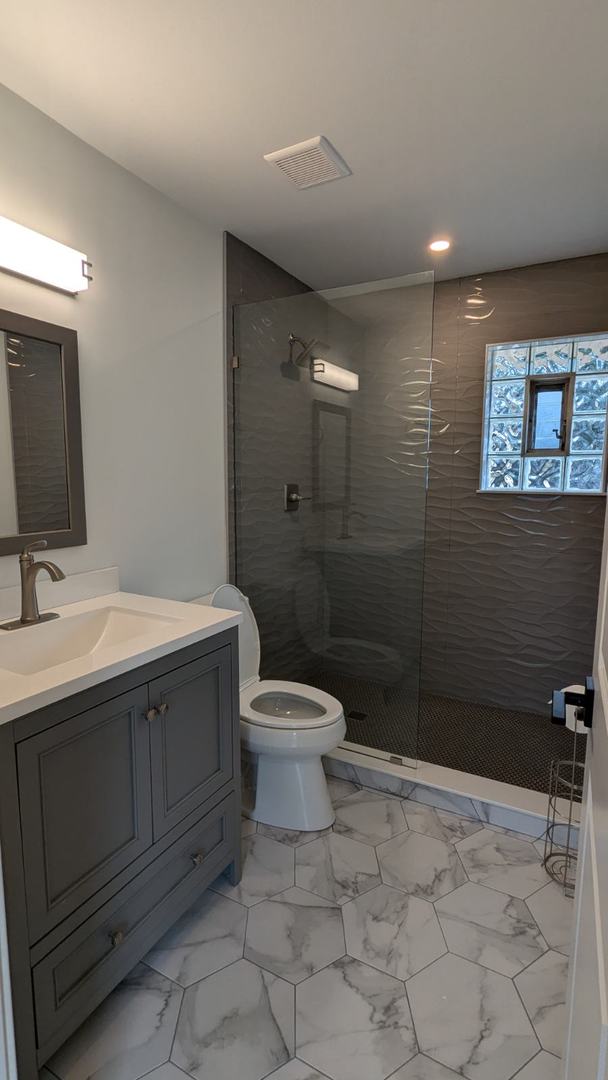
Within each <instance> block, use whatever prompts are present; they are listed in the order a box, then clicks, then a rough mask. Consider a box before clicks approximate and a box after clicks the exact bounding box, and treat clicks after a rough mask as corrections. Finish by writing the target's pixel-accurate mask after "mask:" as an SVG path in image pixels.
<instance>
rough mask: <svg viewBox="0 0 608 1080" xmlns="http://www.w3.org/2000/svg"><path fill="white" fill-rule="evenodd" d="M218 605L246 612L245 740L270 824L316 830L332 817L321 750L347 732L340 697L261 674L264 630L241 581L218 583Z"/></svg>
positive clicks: (261, 815) (262, 817)
mask: <svg viewBox="0 0 608 1080" xmlns="http://www.w3.org/2000/svg"><path fill="white" fill-rule="evenodd" d="M211 604H212V605H213V607H220V608H228V609H230V610H232V611H241V612H242V613H243V621H242V623H241V625H240V626H239V666H240V684H241V740H242V744H243V746H244V747H245V748H246V749H247V750H249V751H251V752H252V753H254V754H256V755H257V782H256V798H255V806H254V809H253V811H252V812H251V813H250V816H251V817H252V818H254V820H255V821H262V822H264V823H265V824H266V825H276V826H278V827H280V828H284V829H298V830H302V831H312V830H316V829H325V828H327V827H328V826H329V825H331V824H332V823H333V821H334V812H333V808H332V805H331V800H330V798H329V791H328V789H327V781H326V779H325V773H324V771H323V765H322V763H321V756H322V754H327V753H329V751H330V750H335V748H336V746H337V745H338V743H340V742H341V741H342V739H343V738H344V736H345V734H346V723H345V720H344V710H343V708H342V705H341V704H340V702H339V701H337V700H336V698H334V697H331V695H330V694H326V693H324V692H323V691H322V690H317V689H316V688H315V687H314V686H307V685H306V684H305V683H297V682H287V681H284V680H283V679H260V636H259V634H258V627H257V623H256V621H255V616H254V614H253V612H252V610H251V608H250V606H249V601H248V600H247V597H246V596H243V594H242V592H241V591H240V590H239V589H237V588H236V586H235V585H220V587H219V589H216V590H215V592H214V593H213V596H212V598H211Z"/></svg>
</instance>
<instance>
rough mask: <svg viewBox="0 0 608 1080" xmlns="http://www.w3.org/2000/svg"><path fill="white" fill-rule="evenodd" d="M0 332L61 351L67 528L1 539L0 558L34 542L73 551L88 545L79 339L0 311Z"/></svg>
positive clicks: (62, 329) (64, 330) (70, 332)
mask: <svg viewBox="0 0 608 1080" xmlns="http://www.w3.org/2000/svg"><path fill="white" fill-rule="evenodd" d="M0 332H8V333H13V334H15V335H20V334H23V335H25V336H27V337H30V338H37V339H38V340H39V341H48V342H52V343H53V344H56V345H58V346H59V347H60V349H61V370H62V381H63V411H64V430H65V444H66V445H65V452H66V474H67V485H68V506H69V519H70V524H69V528H67V529H59V530H57V531H54V532H33V533H20V534H19V535H17V536H0V555H14V554H16V553H17V552H20V551H22V550H23V548H24V547H25V545H26V544H31V543H32V541H34V540H46V542H47V545H48V547H49V548H62V547H76V546H77V545H79V544H86V542H87V526H86V515H85V502H84V472H83V464H82V428H81V422H80V383H79V378H78V336H77V334H76V331H75V330H70V329H68V328H67V327H65V326H55V325H54V324H53V323H47V322H41V321H40V320H39V319H31V318H29V317H28V316H27V315H18V314H16V313H15V312H14V311H3V310H1V309H0Z"/></svg>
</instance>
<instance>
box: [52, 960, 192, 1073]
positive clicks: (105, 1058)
mask: <svg viewBox="0 0 608 1080" xmlns="http://www.w3.org/2000/svg"><path fill="white" fill-rule="evenodd" d="M183 993H184V991H183V990H182V989H181V988H180V987H179V986H176V985H175V983H173V982H170V980H169V979H167V978H165V976H164V975H160V974H159V973H158V972H157V971H152V970H151V968H149V967H146V966H145V965H144V964H138V966H137V967H136V968H135V969H134V970H133V971H132V972H131V974H130V975H129V976H128V977H127V978H126V979H125V980H124V982H122V983H121V984H120V986H118V987H117V988H116V990H114V991H113V993H112V994H110V996H109V997H108V998H106V999H105V1001H104V1002H102V1004H101V1005H100V1006H99V1008H98V1009H96V1010H95V1012H94V1013H93V1014H92V1015H91V1016H90V1017H89V1018H88V1020H85V1022H84V1024H83V1025H82V1026H81V1027H79V1028H78V1031H77V1032H76V1033H75V1034H74V1035H72V1037H71V1038H70V1039H68V1041H67V1043H65V1045H64V1046H62V1048H61V1050H59V1051H58V1053H57V1054H55V1056H54V1057H53V1058H51V1060H50V1061H49V1069H50V1070H51V1072H52V1073H53V1074H54V1075H55V1076H57V1077H59V1080H90V1078H91V1077H95V1080H138V1078H139V1077H140V1076H143V1075H144V1074H145V1073H147V1072H150V1071H151V1070H152V1069H154V1068H156V1066H158V1065H162V1064H163V1063H164V1062H166V1061H167V1060H168V1058H169V1055H170V1052H171V1044H172V1042H173V1036H174V1034H175V1026H176V1024H177V1017H178V1013H179V1008H180V1004H181V1001H182V995H183Z"/></svg>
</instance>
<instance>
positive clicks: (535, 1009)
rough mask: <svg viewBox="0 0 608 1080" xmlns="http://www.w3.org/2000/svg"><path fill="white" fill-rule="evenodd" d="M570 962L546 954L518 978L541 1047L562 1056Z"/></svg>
mask: <svg viewBox="0 0 608 1080" xmlns="http://www.w3.org/2000/svg"><path fill="white" fill-rule="evenodd" d="M567 978H568V958H567V957H566V956H562V954H561V953H558V952H553V951H551V952H547V953H545V954H544V956H541V957H540V959H539V960H536V961H535V962H534V963H533V964H532V965H531V966H530V967H529V968H526V970H525V971H522V972H521V974H520V975H517V976H516V978H515V985H516V987H517V989H518V990H519V993H520V994H521V999H522V1001H523V1003H524V1005H525V1006H526V1009H527V1010H528V1015H529V1017H530V1019H531V1021H532V1023H533V1024H534V1029H535V1031H536V1034H537V1035H538V1038H539V1041H540V1044H541V1046H542V1047H543V1049H544V1050H548V1051H549V1052H550V1053H552V1054H557V1055H561V1053H562V1049H563V1042H564V1031H565V1025H566V982H567Z"/></svg>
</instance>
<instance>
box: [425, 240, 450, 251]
mask: <svg viewBox="0 0 608 1080" xmlns="http://www.w3.org/2000/svg"><path fill="white" fill-rule="evenodd" d="M449 246H450V241H449V240H433V241H432V242H431V243H430V244H429V251H447V250H448V248H449Z"/></svg>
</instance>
